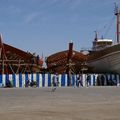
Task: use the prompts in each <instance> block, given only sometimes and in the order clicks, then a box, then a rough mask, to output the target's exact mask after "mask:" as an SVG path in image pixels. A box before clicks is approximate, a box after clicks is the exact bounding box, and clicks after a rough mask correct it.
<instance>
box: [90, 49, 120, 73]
mask: <svg viewBox="0 0 120 120" xmlns="http://www.w3.org/2000/svg"><path fill="white" fill-rule="evenodd" d="M88 66H90V67H93V72H95V73H118V74H120V50H118V51H115V52H111V53H109V54H107V55H103V56H101V57H100V58H99V57H98V58H97V59H94V60H91V61H88Z"/></svg>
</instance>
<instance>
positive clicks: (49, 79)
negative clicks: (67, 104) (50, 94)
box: [48, 74, 51, 87]
mask: <svg viewBox="0 0 120 120" xmlns="http://www.w3.org/2000/svg"><path fill="white" fill-rule="evenodd" d="M50 86H51V74H48V87H50Z"/></svg>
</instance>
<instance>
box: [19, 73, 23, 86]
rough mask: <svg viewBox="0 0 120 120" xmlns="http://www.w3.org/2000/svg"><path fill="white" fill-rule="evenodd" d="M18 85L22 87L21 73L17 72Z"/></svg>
mask: <svg viewBox="0 0 120 120" xmlns="http://www.w3.org/2000/svg"><path fill="white" fill-rule="evenodd" d="M19 87H22V74H21V73H20V74H19Z"/></svg>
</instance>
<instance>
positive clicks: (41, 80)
mask: <svg viewBox="0 0 120 120" xmlns="http://www.w3.org/2000/svg"><path fill="white" fill-rule="evenodd" d="M39 86H40V87H43V75H42V74H39Z"/></svg>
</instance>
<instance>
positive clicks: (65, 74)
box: [65, 74, 68, 86]
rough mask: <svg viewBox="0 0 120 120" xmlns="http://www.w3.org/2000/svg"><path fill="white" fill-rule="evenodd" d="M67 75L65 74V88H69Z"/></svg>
mask: <svg viewBox="0 0 120 120" xmlns="http://www.w3.org/2000/svg"><path fill="white" fill-rule="evenodd" d="M67 85H68V84H67V74H65V86H67Z"/></svg>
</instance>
